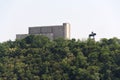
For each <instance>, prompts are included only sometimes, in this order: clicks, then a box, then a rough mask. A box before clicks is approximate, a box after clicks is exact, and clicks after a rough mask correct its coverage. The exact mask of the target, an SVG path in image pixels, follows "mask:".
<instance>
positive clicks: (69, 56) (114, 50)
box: [0, 35, 120, 80]
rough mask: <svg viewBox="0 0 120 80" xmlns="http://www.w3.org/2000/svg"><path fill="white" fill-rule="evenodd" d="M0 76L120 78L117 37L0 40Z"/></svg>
mask: <svg viewBox="0 0 120 80" xmlns="http://www.w3.org/2000/svg"><path fill="white" fill-rule="evenodd" d="M0 80H120V39H118V38H111V39H106V38H103V39H101V40H100V41H95V40H93V39H87V40H76V39H71V40H64V39H62V38H59V39H55V40H53V41H52V40H49V38H47V37H45V36H33V35H31V36H28V37H26V38H25V39H22V40H15V41H10V40H9V41H6V42H3V43H0Z"/></svg>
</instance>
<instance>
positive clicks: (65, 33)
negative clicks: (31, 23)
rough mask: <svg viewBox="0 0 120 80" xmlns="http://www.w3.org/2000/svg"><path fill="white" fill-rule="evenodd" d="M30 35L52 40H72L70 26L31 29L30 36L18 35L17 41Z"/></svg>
mask: <svg viewBox="0 0 120 80" xmlns="http://www.w3.org/2000/svg"><path fill="white" fill-rule="evenodd" d="M29 35H45V36H47V37H48V38H50V39H51V40H53V39H56V38H64V39H70V24H69V23H63V25H55V26H37V27H29V33H28V34H17V35H16V39H23V38H25V37H27V36H29Z"/></svg>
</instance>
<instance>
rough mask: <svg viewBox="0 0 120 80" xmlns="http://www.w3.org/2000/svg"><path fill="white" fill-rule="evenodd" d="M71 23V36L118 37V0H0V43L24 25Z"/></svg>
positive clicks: (22, 31) (21, 30) (20, 31)
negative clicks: (94, 33) (92, 33)
mask: <svg viewBox="0 0 120 80" xmlns="http://www.w3.org/2000/svg"><path fill="white" fill-rule="evenodd" d="M64 22H67V23H70V24H71V38H76V39H86V38H88V35H89V33H91V31H94V32H96V33H97V35H96V39H97V40H99V39H100V38H112V37H118V38H120V36H119V35H120V0H0V42H3V41H7V40H15V37H16V34H27V33H28V27H31V26H49V25H62V23H64Z"/></svg>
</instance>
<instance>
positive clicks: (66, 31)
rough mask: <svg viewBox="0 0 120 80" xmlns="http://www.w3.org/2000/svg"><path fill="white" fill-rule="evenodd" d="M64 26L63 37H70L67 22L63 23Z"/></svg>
mask: <svg viewBox="0 0 120 80" xmlns="http://www.w3.org/2000/svg"><path fill="white" fill-rule="evenodd" d="M63 27H64V38H65V39H70V24H69V23H63Z"/></svg>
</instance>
